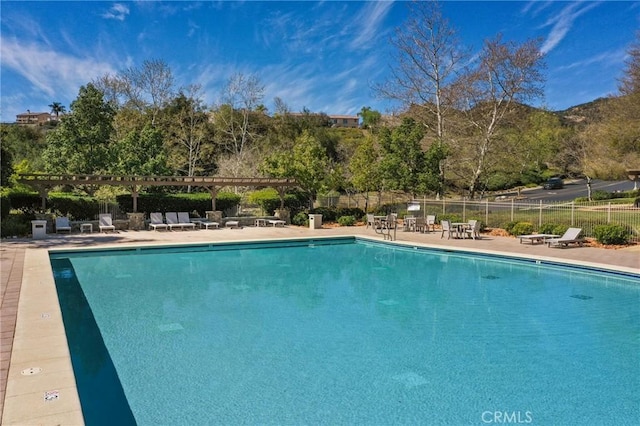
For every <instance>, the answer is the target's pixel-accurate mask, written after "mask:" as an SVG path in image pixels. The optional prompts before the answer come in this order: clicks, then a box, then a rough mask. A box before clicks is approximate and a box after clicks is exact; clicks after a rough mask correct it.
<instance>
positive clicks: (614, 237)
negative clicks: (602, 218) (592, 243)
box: [593, 224, 630, 244]
mask: <svg viewBox="0 0 640 426" xmlns="http://www.w3.org/2000/svg"><path fill="white" fill-rule="evenodd" d="M593 236H594V237H595V238H596V241H598V242H599V243H600V244H626V243H627V242H628V241H629V237H630V232H629V231H628V230H627V229H625V228H624V227H623V226H620V225H616V224H609V225H598V226H596V227H595V228H593Z"/></svg>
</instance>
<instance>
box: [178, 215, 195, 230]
mask: <svg viewBox="0 0 640 426" xmlns="http://www.w3.org/2000/svg"><path fill="white" fill-rule="evenodd" d="M178 223H181V224H183V225H184V227H185V228H193V229H196V224H195V223H193V222H191V218H190V217H189V213H187V212H178Z"/></svg>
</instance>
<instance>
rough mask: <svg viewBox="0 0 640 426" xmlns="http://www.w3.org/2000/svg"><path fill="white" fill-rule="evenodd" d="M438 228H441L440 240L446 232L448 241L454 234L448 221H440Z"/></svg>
mask: <svg viewBox="0 0 640 426" xmlns="http://www.w3.org/2000/svg"><path fill="white" fill-rule="evenodd" d="M440 226H441V227H442V234H440V238H442V237H444V234H445V232H446V233H447V240H448V239H450V238H451V234H452V233H455V232H456V231H455V229H453V228H451V222H450V221H448V220H443V221H441V222H440Z"/></svg>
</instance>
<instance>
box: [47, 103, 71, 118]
mask: <svg viewBox="0 0 640 426" xmlns="http://www.w3.org/2000/svg"><path fill="white" fill-rule="evenodd" d="M49 108H51V112H52V113H54V114H55V115H56V120H57V119H58V118H60V114H64V113H65V112H66V111H67V109H66V108H65V106H64V105H62V104H61V103H60V102H53V103H51V104H49Z"/></svg>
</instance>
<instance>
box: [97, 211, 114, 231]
mask: <svg viewBox="0 0 640 426" xmlns="http://www.w3.org/2000/svg"><path fill="white" fill-rule="evenodd" d="M98 227H99V228H100V232H107V231H113V232H116V227H115V226H114V225H113V221H112V220H111V215H110V214H109V213H103V214H101V215H100V220H99V222H98Z"/></svg>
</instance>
